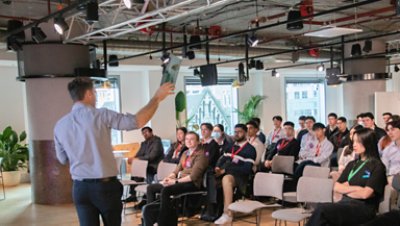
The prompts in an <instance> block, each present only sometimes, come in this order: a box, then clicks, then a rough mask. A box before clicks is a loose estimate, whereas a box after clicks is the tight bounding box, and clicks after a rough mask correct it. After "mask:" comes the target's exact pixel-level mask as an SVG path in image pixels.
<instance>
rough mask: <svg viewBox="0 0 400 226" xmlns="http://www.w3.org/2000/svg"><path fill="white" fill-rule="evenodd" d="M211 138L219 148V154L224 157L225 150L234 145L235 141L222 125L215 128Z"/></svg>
mask: <svg viewBox="0 0 400 226" xmlns="http://www.w3.org/2000/svg"><path fill="white" fill-rule="evenodd" d="M211 136H212V137H213V138H214V140H215V142H217V144H218V146H219V154H220V155H222V154H223V153H224V150H225V149H227V148H229V147H230V146H231V145H232V144H233V139H232V138H231V137H230V136H228V135H227V134H226V133H225V128H224V126H223V125H221V124H216V125H215V126H214V129H213V132H212V134H211Z"/></svg>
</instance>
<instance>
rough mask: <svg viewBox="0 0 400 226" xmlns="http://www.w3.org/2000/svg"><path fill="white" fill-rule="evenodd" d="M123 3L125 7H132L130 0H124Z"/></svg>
mask: <svg viewBox="0 0 400 226" xmlns="http://www.w3.org/2000/svg"><path fill="white" fill-rule="evenodd" d="M124 5H125V7H126V8H128V9H130V8H132V1H131V0H124Z"/></svg>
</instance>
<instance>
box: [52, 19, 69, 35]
mask: <svg viewBox="0 0 400 226" xmlns="http://www.w3.org/2000/svg"><path fill="white" fill-rule="evenodd" d="M54 29H56V31H57V33H58V34H60V35H63V34H64V32H65V31H67V30H68V29H69V26H68V24H67V22H65V19H64V18H63V17H62V16H59V17H56V18H54Z"/></svg>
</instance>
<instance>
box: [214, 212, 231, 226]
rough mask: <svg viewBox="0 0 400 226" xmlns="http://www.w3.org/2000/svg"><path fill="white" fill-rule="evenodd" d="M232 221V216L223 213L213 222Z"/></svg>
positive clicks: (223, 222) (225, 222)
mask: <svg viewBox="0 0 400 226" xmlns="http://www.w3.org/2000/svg"><path fill="white" fill-rule="evenodd" d="M231 222H232V217H230V216H229V215H228V214H226V213H224V214H222V216H221V217H220V218H218V220H216V221H214V224H228V223H231Z"/></svg>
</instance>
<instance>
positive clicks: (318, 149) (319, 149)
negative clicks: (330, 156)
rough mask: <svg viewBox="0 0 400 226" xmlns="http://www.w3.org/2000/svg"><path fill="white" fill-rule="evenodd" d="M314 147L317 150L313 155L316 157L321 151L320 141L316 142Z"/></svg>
mask: <svg viewBox="0 0 400 226" xmlns="http://www.w3.org/2000/svg"><path fill="white" fill-rule="evenodd" d="M316 149H317V151H316V152H315V157H318V156H319V153H320V152H321V143H318V144H317V147H316Z"/></svg>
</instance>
